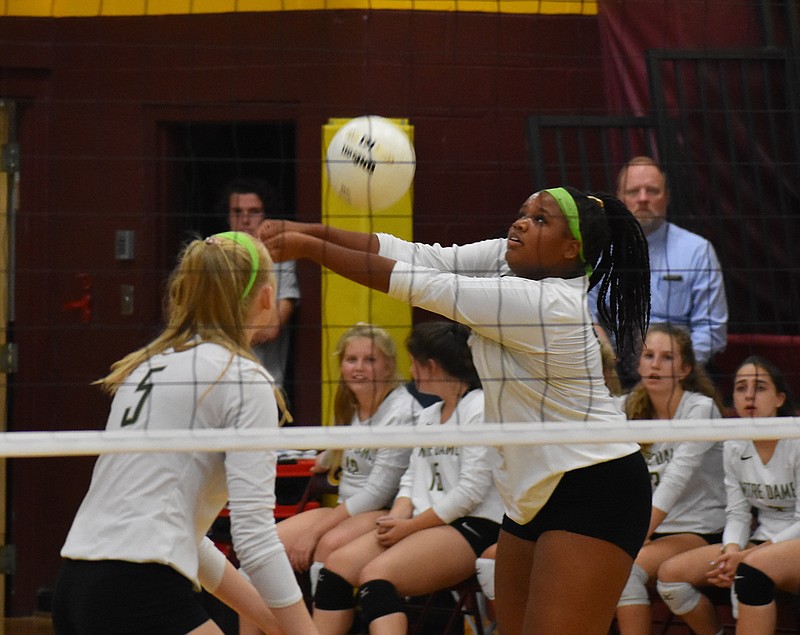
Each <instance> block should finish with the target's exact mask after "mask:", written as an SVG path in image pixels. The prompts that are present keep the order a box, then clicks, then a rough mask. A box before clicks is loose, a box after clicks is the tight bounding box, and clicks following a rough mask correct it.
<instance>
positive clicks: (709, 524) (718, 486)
mask: <svg viewBox="0 0 800 635" xmlns="http://www.w3.org/2000/svg"><path fill="white" fill-rule="evenodd" d="M720 417H721V415H720V412H719V409H718V408H717V406H716V404H715V403H714V400H713V399H711V398H709V397H706V396H705V395H702V394H700V393H696V392H688V391H687V392H684V393H683V397H682V398H681V402H680V403H679V404H678V408H677V410H676V411H675V419H718V418H720ZM634 425H635V424H634ZM645 460H646V461H647V466H648V469H649V470H650V480H651V483H652V485H653V507H657V508H658V509H660V510H662V511H665V512H667V516H666V518H664V520H663V522H662V523H661V524H660V525H659V526H658V528H657V529H656V532H658V533H683V532H690V533H698V534H715V533H718V532H721V531H722V528H723V527H724V526H725V483H724V474H723V470H722V442H720V441H683V442H662V443H653V444H652V445H650V446H649V447H648V448H647V450H646V452H645Z"/></svg>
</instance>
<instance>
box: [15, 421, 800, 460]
mask: <svg viewBox="0 0 800 635" xmlns="http://www.w3.org/2000/svg"><path fill="white" fill-rule="evenodd" d="M789 438H800V417H766V418H749V419H733V418H728V419H707V420H698V419H685V420H657V419H654V420H639V421H626V422H622V423H620V422H616V421H615V422H613V423H609V422H605V421H591V422H585V421H584V422H556V423H504V424H484V425H481V426H469V427H465V428H458V429H454V428H452V427H449V426H447V427H441V428H437V427H426V428H424V429H421V428H415V427H410V426H402V427H379V428H365V427H349V426H336V427H334V426H323V427H311V426H306V427H303V426H298V427H292V428H282V429H270V430H252V429H248V430H231V429H225V430H148V431H135V430H131V431H111V432H105V431H65V432H6V433H4V434H0V457H7V458H13V457H44V456H82V455H84V456H85V455H97V454H111V453H123V452H226V451H234V450H286V449H295V450H308V449H326V448H328V449H335V448H341V449H343V448H379V447H416V446H465V445H485V446H499V445H544V444H574V443H612V442H619V441H636V442H639V443H656V442H659V441H712V440H720V441H721V440H727V439H789Z"/></svg>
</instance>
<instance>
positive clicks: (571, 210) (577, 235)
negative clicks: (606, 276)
mask: <svg viewBox="0 0 800 635" xmlns="http://www.w3.org/2000/svg"><path fill="white" fill-rule="evenodd" d="M544 191H545V192H547V193H548V194H550V196H552V197H553V198H554V199H556V203H558V206H559V207H560V208H561V211H562V212H564V217H565V218H566V219H567V225H569V231H570V233H571V234H572V237H573V238H574V239H575V240H577V241H578V242H579V243H580V244H581V247H580V252H579V254H580V257H581V260H582V261H583V262H584V263H585V266H586V275H589V276H591V275H592V271H593V269H592V265H590V264H589V263H588V262H586V257H585V256H584V255H583V236H581V222H580V217H579V216H578V206H577V205H576V204H575V199H574V198H572V194H570V193H569V192H567V190H565V189H564V188H563V187H553V188H550V189H549V190H544Z"/></svg>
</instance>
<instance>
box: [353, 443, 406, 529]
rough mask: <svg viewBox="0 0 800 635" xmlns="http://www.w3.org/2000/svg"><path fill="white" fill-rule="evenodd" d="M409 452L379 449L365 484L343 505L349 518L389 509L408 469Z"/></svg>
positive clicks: (398, 449) (401, 449)
mask: <svg viewBox="0 0 800 635" xmlns="http://www.w3.org/2000/svg"><path fill="white" fill-rule="evenodd" d="M410 453H411V450H409V449H408V448H381V449H380V450H378V452H377V455H376V456H375V464H374V465H373V467H372V471H370V473H369V476H367V482H366V483H365V484H364V486H363V487H362V488H361V489H360V490H359V491H358V492H357V493H355V494H353V495H352V496H350V497H349V498H348V499H347V500H346V501H345V502H344V503H343V505H344V506H345V507H346V508H347V513H349V514H350V515H351V516H355V515H356V514H361V513H363V512H368V511H374V510H376V509H384V508H387V507H389V505H390V504H391V502H392V500H394V497H395V496H396V495H397V490H398V487H399V484H400V478H401V477H402V476H403V472H405V471H406V468H407V467H408V459H409V455H410Z"/></svg>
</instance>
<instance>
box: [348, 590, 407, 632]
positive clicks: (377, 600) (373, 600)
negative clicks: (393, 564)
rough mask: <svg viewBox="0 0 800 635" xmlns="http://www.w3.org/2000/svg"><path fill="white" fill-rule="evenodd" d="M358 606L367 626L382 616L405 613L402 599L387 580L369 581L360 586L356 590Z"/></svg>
mask: <svg viewBox="0 0 800 635" xmlns="http://www.w3.org/2000/svg"><path fill="white" fill-rule="evenodd" d="M358 604H359V606H360V607H361V612H362V614H363V616H364V621H365V622H366V623H367V624H369V623H370V622H371V621H372V620H377V619H378V618H379V617H383V616H384V615H391V614H392V613H403V612H404V611H405V603H404V602H403V599H402V598H401V597H400V596H399V595H397V590H396V589H395V588H394V585H393V584H392V583H391V582H389V581H388V580H370V581H369V582H365V583H364V584H362V585H361V586H360V587H359V589H358Z"/></svg>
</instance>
